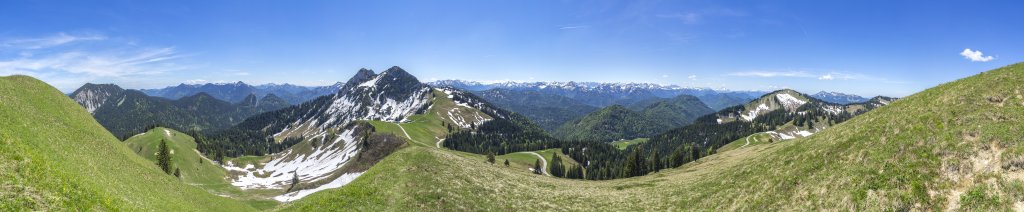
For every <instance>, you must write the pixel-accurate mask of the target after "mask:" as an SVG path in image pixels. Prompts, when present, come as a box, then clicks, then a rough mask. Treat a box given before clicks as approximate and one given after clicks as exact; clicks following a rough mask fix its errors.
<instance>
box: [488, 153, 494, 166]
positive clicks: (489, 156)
mask: <svg viewBox="0 0 1024 212" xmlns="http://www.w3.org/2000/svg"><path fill="white" fill-rule="evenodd" d="M487 163H490V164H494V152H488V153H487Z"/></svg>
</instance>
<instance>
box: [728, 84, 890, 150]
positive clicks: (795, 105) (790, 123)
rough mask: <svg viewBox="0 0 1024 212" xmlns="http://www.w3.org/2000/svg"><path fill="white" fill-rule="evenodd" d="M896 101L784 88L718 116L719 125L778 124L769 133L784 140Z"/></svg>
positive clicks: (731, 108) (812, 131) (809, 132)
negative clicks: (826, 96)
mask: <svg viewBox="0 0 1024 212" xmlns="http://www.w3.org/2000/svg"><path fill="white" fill-rule="evenodd" d="M894 100H895V99H894V98H889V97H875V98H872V99H871V101H862V102H860V103H851V104H838V103H832V102H826V101H822V100H820V99H817V98H813V97H811V96H808V95H805V94H802V93H800V92H797V91H794V90H790V89H785V90H778V91H775V92H771V93H768V94H765V95H764V96H762V97H761V98H758V99H755V100H754V101H751V102H749V103H747V104H745V105H739V106H735V107H730V108H726V109H724V110H722V111H719V112H718V113H717V114H716V116H717V122H718V123H719V124H724V123H729V122H734V121H743V122H756V123H763V124H766V125H769V126H774V127H777V129H775V130H772V131H769V132H767V133H769V134H771V135H772V136H773V137H776V138H779V139H783V140H785V139H792V138H798V137H806V136H810V135H811V134H814V133H816V132H818V131H821V130H823V129H825V128H827V127H829V126H831V125H832V124H834V123H839V122H842V121H845V120H847V119H849V118H852V117H853V116H855V115H859V114H861V113H865V112H867V111H870V110H873V109H875V108H878V107H881V106H884V105H887V104H889V103H890V102H892V101H894Z"/></svg>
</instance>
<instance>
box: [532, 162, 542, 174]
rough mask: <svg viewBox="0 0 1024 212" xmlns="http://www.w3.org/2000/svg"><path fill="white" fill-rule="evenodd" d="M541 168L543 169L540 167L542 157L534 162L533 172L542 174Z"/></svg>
mask: <svg viewBox="0 0 1024 212" xmlns="http://www.w3.org/2000/svg"><path fill="white" fill-rule="evenodd" d="M540 169H541V168H540V159H537V162H534V163H533V173H534V174H541V173H542V172H541V170H540Z"/></svg>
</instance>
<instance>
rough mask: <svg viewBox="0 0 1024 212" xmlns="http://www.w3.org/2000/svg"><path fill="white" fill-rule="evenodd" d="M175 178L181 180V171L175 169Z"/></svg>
mask: <svg viewBox="0 0 1024 212" xmlns="http://www.w3.org/2000/svg"><path fill="white" fill-rule="evenodd" d="M174 177H177V178H179V179H180V178H181V169H178V168H174Z"/></svg>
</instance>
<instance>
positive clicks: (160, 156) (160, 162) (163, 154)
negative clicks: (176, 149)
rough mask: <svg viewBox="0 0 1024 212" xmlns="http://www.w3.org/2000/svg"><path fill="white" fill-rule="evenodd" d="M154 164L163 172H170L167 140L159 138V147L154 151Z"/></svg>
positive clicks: (169, 151) (169, 154)
mask: <svg viewBox="0 0 1024 212" xmlns="http://www.w3.org/2000/svg"><path fill="white" fill-rule="evenodd" d="M156 165H157V166H160V170H163V171H164V173H167V174H171V150H170V149H168V148H167V141H165V140H163V139H161V140H160V148H159V149H157V152H156Z"/></svg>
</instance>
